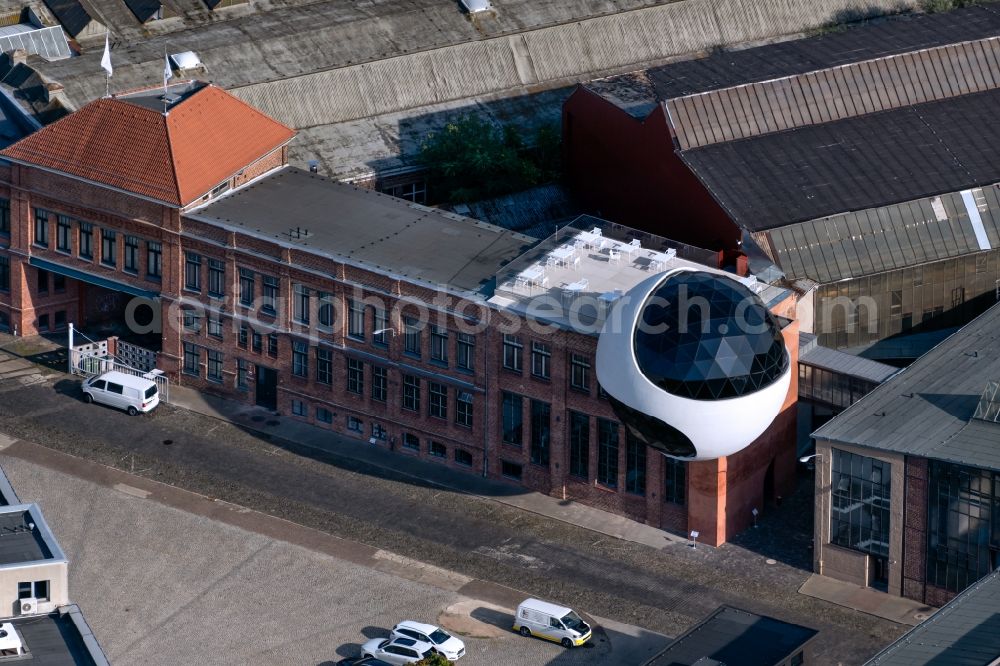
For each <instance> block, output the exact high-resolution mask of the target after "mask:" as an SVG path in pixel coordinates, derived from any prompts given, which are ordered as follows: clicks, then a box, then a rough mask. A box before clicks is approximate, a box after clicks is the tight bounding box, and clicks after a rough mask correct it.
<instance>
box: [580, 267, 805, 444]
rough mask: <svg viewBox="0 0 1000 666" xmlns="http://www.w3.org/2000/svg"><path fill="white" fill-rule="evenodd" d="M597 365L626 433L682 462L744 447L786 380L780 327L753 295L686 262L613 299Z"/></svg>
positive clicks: (772, 410) (778, 400)
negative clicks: (626, 430) (681, 266)
mask: <svg viewBox="0 0 1000 666" xmlns="http://www.w3.org/2000/svg"><path fill="white" fill-rule="evenodd" d="M596 365H597V378H598V381H600V383H601V387H602V388H604V390H605V391H606V392H607V393H608V394H609V396H610V398H611V404H612V407H613V408H614V410H615V413H616V414H617V415H618V417H619V418H620V419H621V420H622V423H623V424H624V425H625V427H626V428H628V430H629V432H630V434H632V435H633V436H634V437H636V438H638V439H639V440H640V441H644V442H645V443H647V444H648V445H650V446H652V447H654V448H656V449H659V450H660V451H662V452H663V453H665V454H666V455H669V456H672V457H675V458H682V459H685V460H710V459H715V458H721V457H724V456H728V455H731V454H733V453H736V452H737V451H740V450H742V449H744V448H746V447H747V446H749V445H750V444H751V443H752V442H753V441H754V440H755V439H757V437H759V436H760V435H761V434H762V433H763V432H764V431H765V430H767V428H768V426H769V425H770V424H771V422H772V421H773V420H774V417H775V416H777V415H778V412H779V411H780V410H781V406H782V404H783V403H784V401H785V397H786V395H787V393H788V387H789V384H790V382H791V367H790V363H789V357H788V351H787V350H786V349H785V344H784V338H783V337H782V335H781V327H780V326H779V324H778V322H777V320H776V319H775V317H774V315H773V314H771V312H770V311H769V310H768V309H767V307H766V306H765V305H764V304H763V303H762V302H761V300H760V298H758V297H757V295H756V294H754V293H753V292H752V291H750V290H749V289H747V288H746V287H745V286H744V285H742V284H741V283H739V282H737V281H736V280H733V279H730V278H728V277H726V276H725V275H720V274H716V273H708V272H706V271H697V270H693V269H688V268H679V269H675V270H672V271H670V272H668V273H664V274H661V275H656V276H653V277H651V278H649V279H647V280H644V281H643V282H641V283H640V284H638V285H637V286H635V287H634V288H633V289H631V290H630V291H629V292H628V293H626V294H625V295H624V296H623V297H622V298H620V299H619V300H618V301H616V302H615V304H614V306H613V307H612V308H611V311H610V312H609V314H608V318H607V320H606V322H605V324H604V328H603V330H602V331H601V335H600V338H599V340H598V344H597V364H596Z"/></svg>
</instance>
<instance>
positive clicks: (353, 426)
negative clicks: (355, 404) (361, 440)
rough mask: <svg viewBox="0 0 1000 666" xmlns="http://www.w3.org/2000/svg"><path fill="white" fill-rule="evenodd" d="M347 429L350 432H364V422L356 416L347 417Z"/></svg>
mask: <svg viewBox="0 0 1000 666" xmlns="http://www.w3.org/2000/svg"><path fill="white" fill-rule="evenodd" d="M347 429H348V430H350V431H352V432H364V431H365V422H364V421H362V420H361V419H359V418H358V417H356V416H348V417H347Z"/></svg>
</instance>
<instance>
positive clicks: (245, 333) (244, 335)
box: [236, 324, 250, 349]
mask: <svg viewBox="0 0 1000 666" xmlns="http://www.w3.org/2000/svg"><path fill="white" fill-rule="evenodd" d="M249 338H250V329H248V328H247V325H246V324H240V332H239V336H238V337H237V340H236V344H237V346H239V348H240V349H246V348H247V340H248V339H249Z"/></svg>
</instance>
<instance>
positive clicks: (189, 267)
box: [184, 252, 201, 292]
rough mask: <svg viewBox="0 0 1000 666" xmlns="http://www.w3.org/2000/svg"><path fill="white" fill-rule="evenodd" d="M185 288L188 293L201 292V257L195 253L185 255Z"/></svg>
mask: <svg viewBox="0 0 1000 666" xmlns="http://www.w3.org/2000/svg"><path fill="white" fill-rule="evenodd" d="M184 288H185V289H187V290H188V291H197V292H200V291H201V255H200V254H195V253H194V252H185V253H184Z"/></svg>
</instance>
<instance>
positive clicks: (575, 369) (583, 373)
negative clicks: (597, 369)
mask: <svg viewBox="0 0 1000 666" xmlns="http://www.w3.org/2000/svg"><path fill="white" fill-rule="evenodd" d="M569 365H570V369H569V385H570V388H572V389H574V390H577V391H583V392H585V393H590V359H589V358H588V357H586V356H584V355H583V354H570V355H569Z"/></svg>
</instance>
